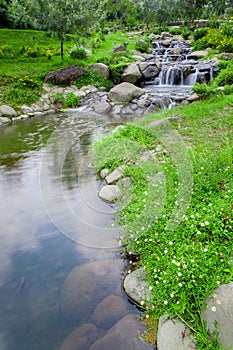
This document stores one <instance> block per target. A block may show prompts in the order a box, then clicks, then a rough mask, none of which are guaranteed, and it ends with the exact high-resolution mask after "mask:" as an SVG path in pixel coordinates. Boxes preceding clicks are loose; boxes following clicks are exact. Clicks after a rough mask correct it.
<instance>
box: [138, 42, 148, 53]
mask: <svg viewBox="0 0 233 350" xmlns="http://www.w3.org/2000/svg"><path fill="white" fill-rule="evenodd" d="M135 50H137V51H139V52H146V53H149V52H150V49H149V44H148V42H147V41H145V40H139V41H137V42H136V44H135Z"/></svg>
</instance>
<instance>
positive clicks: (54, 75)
mask: <svg viewBox="0 0 233 350" xmlns="http://www.w3.org/2000/svg"><path fill="white" fill-rule="evenodd" d="M84 74H85V70H84V69H83V68H82V67H78V66H69V67H65V68H63V69H60V70H58V71H53V72H50V73H49V74H47V75H46V77H45V82H52V83H55V84H67V85H70V84H71V83H72V82H74V81H76V80H78V79H79V78H80V77H82V76H83V75H84Z"/></svg>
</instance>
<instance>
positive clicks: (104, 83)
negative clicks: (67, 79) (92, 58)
mask: <svg viewBox="0 0 233 350" xmlns="http://www.w3.org/2000/svg"><path fill="white" fill-rule="evenodd" d="M75 84H76V86H77V87H79V88H80V87H82V86H84V85H94V86H95V87H97V88H100V87H105V88H106V90H107V91H108V90H110V89H111V87H112V82H111V81H110V80H108V79H106V78H103V77H101V76H100V75H99V74H97V73H95V72H93V71H92V70H91V69H90V68H85V75H84V76H82V77H81V78H80V79H79V80H77V81H76V82H75Z"/></svg>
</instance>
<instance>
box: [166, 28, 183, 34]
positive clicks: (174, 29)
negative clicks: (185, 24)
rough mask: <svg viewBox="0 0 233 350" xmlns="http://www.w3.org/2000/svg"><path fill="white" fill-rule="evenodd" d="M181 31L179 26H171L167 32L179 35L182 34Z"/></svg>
mask: <svg viewBox="0 0 233 350" xmlns="http://www.w3.org/2000/svg"><path fill="white" fill-rule="evenodd" d="M182 31H183V29H182V28H180V27H172V28H171V29H170V30H169V32H170V33H171V34H172V35H181V34H182Z"/></svg>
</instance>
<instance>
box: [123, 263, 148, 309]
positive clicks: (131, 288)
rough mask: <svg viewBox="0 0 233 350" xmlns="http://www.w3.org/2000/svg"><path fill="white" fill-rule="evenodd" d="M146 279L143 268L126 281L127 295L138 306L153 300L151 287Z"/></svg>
mask: <svg viewBox="0 0 233 350" xmlns="http://www.w3.org/2000/svg"><path fill="white" fill-rule="evenodd" d="M145 279H146V276H145V272H144V268H143V267H140V268H138V269H137V270H134V271H133V272H131V273H129V274H128V275H126V277H125V279H124V290H125V293H126V294H127V295H128V297H129V298H130V299H131V300H133V301H134V302H135V303H137V304H138V305H143V304H144V303H145V301H146V300H149V299H150V298H151V294H150V290H149V286H148V283H147V282H146V280H145Z"/></svg>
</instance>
